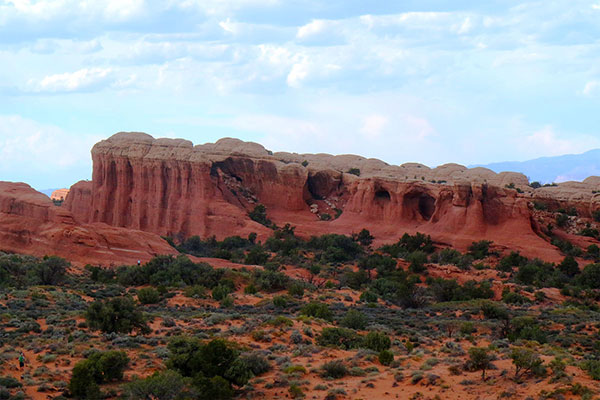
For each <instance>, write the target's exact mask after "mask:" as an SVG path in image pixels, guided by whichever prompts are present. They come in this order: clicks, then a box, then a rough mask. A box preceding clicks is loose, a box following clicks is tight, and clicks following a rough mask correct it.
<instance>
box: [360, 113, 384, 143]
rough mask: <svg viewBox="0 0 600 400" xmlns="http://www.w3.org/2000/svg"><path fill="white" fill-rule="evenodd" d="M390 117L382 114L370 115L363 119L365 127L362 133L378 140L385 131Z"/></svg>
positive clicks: (363, 126)
mask: <svg viewBox="0 0 600 400" xmlns="http://www.w3.org/2000/svg"><path fill="white" fill-rule="evenodd" d="M388 121H389V119H388V117H386V116H385V115H381V114H370V115H367V116H366V117H365V118H364V119H363V125H362V128H361V129H360V131H361V132H362V133H363V134H364V135H365V136H366V137H367V138H376V137H378V136H380V135H381V133H382V131H383V129H384V128H385V127H386V125H387V124H388Z"/></svg>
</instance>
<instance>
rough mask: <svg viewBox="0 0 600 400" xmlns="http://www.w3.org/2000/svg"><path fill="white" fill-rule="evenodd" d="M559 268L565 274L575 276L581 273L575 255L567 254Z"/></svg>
mask: <svg viewBox="0 0 600 400" xmlns="http://www.w3.org/2000/svg"><path fill="white" fill-rule="evenodd" d="M558 269H559V270H560V271H561V272H562V273H563V274H565V275H567V276H570V277H573V276H575V275H577V274H578V273H579V264H578V263H577V261H575V258H573V256H566V257H565V258H564V259H563V260H562V262H561V263H560V264H558Z"/></svg>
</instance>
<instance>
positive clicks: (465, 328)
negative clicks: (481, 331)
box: [459, 321, 477, 336]
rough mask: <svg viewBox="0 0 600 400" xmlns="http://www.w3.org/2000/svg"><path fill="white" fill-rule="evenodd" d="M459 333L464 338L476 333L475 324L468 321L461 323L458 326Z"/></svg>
mask: <svg viewBox="0 0 600 400" xmlns="http://www.w3.org/2000/svg"><path fill="white" fill-rule="evenodd" d="M459 331H460V333H461V334H462V335H464V336H469V335H472V334H474V333H475V332H477V328H475V324H473V323H472V322H470V321H467V322H463V323H462V324H461V325H460V330H459Z"/></svg>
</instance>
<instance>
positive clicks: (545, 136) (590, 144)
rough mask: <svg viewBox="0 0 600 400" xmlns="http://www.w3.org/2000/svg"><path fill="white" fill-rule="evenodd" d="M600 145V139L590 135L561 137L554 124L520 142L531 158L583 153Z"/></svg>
mask: <svg viewBox="0 0 600 400" xmlns="http://www.w3.org/2000/svg"><path fill="white" fill-rule="evenodd" d="M599 146H600V140H598V139H597V138H594V137H590V136H573V135H571V136H569V137H568V138H563V137H560V136H559V135H558V134H557V133H556V132H555V131H554V128H553V127H552V126H545V127H544V128H542V129H540V130H538V131H535V132H533V133H532V134H530V135H528V136H525V137H524V138H523V140H522V141H521V143H520V148H521V151H523V153H524V154H526V155H527V157H529V158H533V157H541V156H559V155H562V154H577V153H583V152H585V151H587V150H590V149H592V148H594V147H599Z"/></svg>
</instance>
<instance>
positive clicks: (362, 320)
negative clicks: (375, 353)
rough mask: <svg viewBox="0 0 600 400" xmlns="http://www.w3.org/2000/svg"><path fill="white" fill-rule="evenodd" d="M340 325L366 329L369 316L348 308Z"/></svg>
mask: <svg viewBox="0 0 600 400" xmlns="http://www.w3.org/2000/svg"><path fill="white" fill-rule="evenodd" d="M340 325H341V326H343V327H346V328H350V329H365V328H366V327H367V316H366V315H365V314H364V313H362V312H360V311H358V310H354V309H352V310H348V312H347V313H346V314H345V315H344V317H343V318H342V320H341V321H340Z"/></svg>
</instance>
